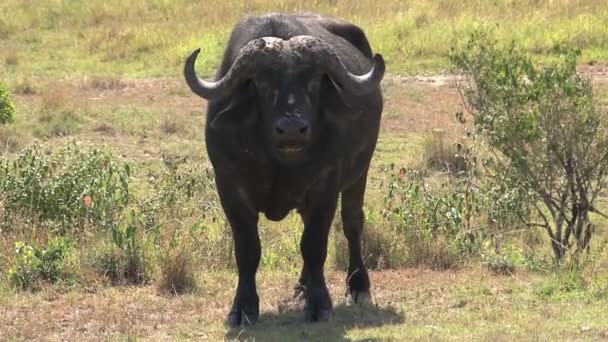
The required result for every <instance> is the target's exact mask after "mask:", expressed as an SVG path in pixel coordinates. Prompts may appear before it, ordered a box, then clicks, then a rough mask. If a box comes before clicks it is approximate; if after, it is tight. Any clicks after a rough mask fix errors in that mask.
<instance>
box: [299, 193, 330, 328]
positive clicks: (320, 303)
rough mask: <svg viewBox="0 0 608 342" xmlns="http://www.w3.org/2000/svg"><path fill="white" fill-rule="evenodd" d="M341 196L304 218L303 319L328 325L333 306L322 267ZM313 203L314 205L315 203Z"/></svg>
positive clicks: (318, 207) (303, 215) (325, 201)
mask: <svg viewBox="0 0 608 342" xmlns="http://www.w3.org/2000/svg"><path fill="white" fill-rule="evenodd" d="M337 197H338V196H337V195H336V196H334V197H333V198H331V199H329V201H327V200H323V201H320V202H322V203H319V204H321V205H315V206H314V207H313V208H309V209H307V210H306V212H305V213H303V214H302V217H303V219H304V220H303V221H304V233H303V234H302V241H301V243H300V251H301V252H302V258H303V259H304V266H303V268H302V275H301V277H300V282H301V283H300V285H301V286H302V285H303V286H302V287H303V289H302V290H303V293H304V300H305V305H304V316H305V317H304V318H305V319H306V321H309V322H316V321H325V320H327V319H329V317H330V316H331V313H332V303H331V298H330V296H329V291H328V290H327V285H326V284H325V275H324V272H323V267H324V265H325V259H326V257H327V240H328V238H329V229H330V227H331V222H332V220H333V218H334V214H335V212H336V206H337V202H338V198H337ZM313 203H314V201H313Z"/></svg>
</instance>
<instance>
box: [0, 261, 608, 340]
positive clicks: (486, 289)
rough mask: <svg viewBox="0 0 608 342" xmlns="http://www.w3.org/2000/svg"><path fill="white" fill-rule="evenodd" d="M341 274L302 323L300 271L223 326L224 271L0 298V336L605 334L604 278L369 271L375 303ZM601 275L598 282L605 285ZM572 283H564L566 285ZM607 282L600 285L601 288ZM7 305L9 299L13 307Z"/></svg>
mask: <svg viewBox="0 0 608 342" xmlns="http://www.w3.org/2000/svg"><path fill="white" fill-rule="evenodd" d="M343 277H344V274H343V273H342V272H335V271H334V272H330V273H329V275H328V282H329V287H330V292H331V294H332V296H333V298H334V304H335V313H334V316H333V318H332V320H331V321H330V322H328V323H319V324H312V325H311V324H305V323H304V322H303V319H302V313H301V306H302V303H300V302H296V301H293V300H290V296H291V291H290V286H289V285H291V284H292V283H293V282H294V280H295V279H296V278H297V274H296V272H268V271H266V272H264V271H263V272H261V274H260V275H259V277H258V281H259V284H260V298H261V300H262V308H261V310H262V314H261V317H260V322H259V323H258V325H256V326H255V327H254V328H250V329H242V330H241V329H238V330H226V328H224V327H223V326H222V325H221V324H220V322H221V321H222V320H223V318H224V315H225V313H226V303H227V302H228V301H229V300H230V299H231V298H232V295H233V293H232V288H231V287H230V286H225V284H232V283H233V282H234V279H233V275H232V274H227V273H223V272H221V273H205V274H204V275H201V276H200V278H199V283H200V284H201V288H200V289H199V290H198V291H197V292H195V293H193V294H189V295H184V296H180V297H167V296H163V295H159V294H158V293H157V292H156V291H155V290H154V289H153V288H150V287H139V288H100V289H97V290H93V291H91V292H83V291H78V292H69V293H60V292H57V291H56V290H54V289H52V288H50V289H46V290H43V291H41V292H39V293H36V294H25V295H24V294H19V295H15V294H12V293H9V294H5V296H4V297H3V299H2V304H1V306H0V312H1V313H2V315H1V316H0V324H1V326H2V327H3V329H2V333H3V334H4V335H1V334H0V337H3V338H8V337H10V338H15V339H41V338H43V339H49V340H82V339H104V340H105V339H110V340H117V339H118V340H127V339H133V338H146V339H151V340H167V339H194V340H201V339H202V340H221V339H224V338H226V339H229V340H233V339H236V340H256V341H286V340H289V341H291V340H302V341H304V340H306V341H328V340H329V341H336V340H338V341H340V340H353V341H369V340H389V341H391V340H394V341H402V340H420V341H437V340H464V341H470V340H484V341H487V340H498V341H511V340H513V339H523V340H542V341H546V340H569V341H572V340H602V339H605V338H608V325H606V321H605V317H606V316H607V315H608V301H607V299H606V293H605V292H604V293H602V292H601V291H606V288H605V284H603V285H600V284H599V280H597V281H596V282H597V283H596V284H592V285H589V286H587V285H584V286H585V288H586V289H583V285H581V284H580V283H579V282H578V280H576V279H575V280H569V281H567V282H564V281H563V280H562V279H556V278H555V276H549V275H547V276H539V275H532V274H528V273H521V274H519V273H518V274H516V275H514V276H511V277H503V276H493V275H490V274H488V273H487V272H486V271H485V270H481V269H478V268H468V269H464V270H460V271H443V272H437V271H428V270H419V269H410V270H401V271H381V272H372V274H371V278H372V281H373V282H374V295H375V300H376V306H373V307H372V306H369V307H350V306H346V305H345V303H344V299H343V297H342V296H343V291H344V289H343ZM607 280H608V279H606V278H605V277H604V279H603V280H602V281H604V282H605V281H607ZM564 283H568V284H571V286H570V287H567V288H566V287H564V286H563V285H562V284H564ZM602 286H603V287H602ZM9 303H10V304H9Z"/></svg>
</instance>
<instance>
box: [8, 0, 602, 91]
mask: <svg viewBox="0 0 608 342" xmlns="http://www.w3.org/2000/svg"><path fill="white" fill-rule="evenodd" d="M300 10H309V11H314V12H319V13H323V14H327V15H332V16H336V17H340V18H344V19H347V20H350V21H352V22H354V23H356V24H358V25H360V26H361V27H363V28H364V29H365V31H366V32H367V34H368V36H369V39H370V41H371V43H372V46H373V48H374V49H375V50H377V51H378V52H381V53H383V54H384V56H385V57H386V60H387V63H388V65H389V71H390V72H391V73H400V74H404V73H406V74H407V73H410V74H411V73H420V72H439V71H442V70H445V69H446V68H448V63H447V53H448V52H449V48H450V47H451V46H459V45H460V44H462V43H463V41H464V39H466V37H467V36H468V34H469V33H470V32H471V31H472V30H474V29H477V28H492V29H494V30H495V31H496V33H497V37H498V38H500V39H503V40H505V41H508V40H511V39H516V40H517V41H518V42H520V43H521V44H522V45H523V47H524V48H525V49H526V50H527V51H529V52H531V53H533V54H535V55H537V56H538V57H539V60H541V61H542V60H546V59H547V58H550V55H551V53H552V51H553V49H554V47H556V46H557V45H560V44H566V45H569V46H573V47H578V48H581V49H582V50H583V58H582V61H583V62H588V61H601V60H606V59H608V38H607V37H608V27H607V26H606V25H605V18H606V17H608V6H606V5H605V4H604V1H601V0H586V1H582V0H579V1H569V0H556V1H552V2H542V1H533V2H530V1H510V0H509V1H507V0H499V1H492V2H483V1H477V0H466V1H458V2H453V1H451V0H442V1H428V0H420V1H403V0H388V1H383V2H382V3H378V2H377V1H372V0H363V1H357V2H356V3H352V2H349V1H344V0H342V1H339V0H336V1H314V2H312V3H311V2H310V1H301V0H290V1H280V0H259V1H250V2H242V1H236V0H229V1H223V2H216V3H213V4H212V5H211V4H209V3H207V2H201V1H192V0H180V1H178V0H162V1H161V0H157V1H127V2H124V1H116V0H114V1H99V0H94V1H88V2H85V3H80V2H79V3H75V2H74V1H70V0H58V1H50V0H47V1H42V2H35V5H34V2H32V1H19V0H7V1H3V2H2V4H0V42H2V45H3V46H7V47H8V48H5V49H2V51H0V72H2V73H3V74H5V76H4V77H5V78H8V79H10V80H12V79H14V78H16V77H21V76H27V77H35V78H40V77H43V78H44V77H57V76H74V75H91V74H97V75H127V76H129V77H140V78H141V77H180V75H181V72H182V65H183V61H184V59H185V57H186V56H187V55H188V54H189V53H190V52H191V51H192V50H194V49H195V48H197V47H202V49H203V50H202V51H203V52H202V57H201V58H199V68H200V69H201V72H202V74H204V75H210V74H212V72H213V70H214V69H215V68H216V66H217V65H218V62H219V59H220V57H221V54H222V51H223V48H224V47H225V43H226V40H227V37H228V34H229V32H230V30H231V29H232V27H233V26H234V24H235V23H236V22H237V21H238V20H239V19H241V18H243V17H244V16H246V15H250V14H260V13H265V12H271V11H275V12H293V11H300Z"/></svg>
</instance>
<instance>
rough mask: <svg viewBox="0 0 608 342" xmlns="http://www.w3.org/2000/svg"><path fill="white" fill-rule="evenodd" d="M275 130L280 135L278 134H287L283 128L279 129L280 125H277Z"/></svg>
mask: <svg viewBox="0 0 608 342" xmlns="http://www.w3.org/2000/svg"><path fill="white" fill-rule="evenodd" d="M274 130H275V131H276V132H277V133H278V134H283V133H285V130H283V129H282V128H281V127H279V125H275V126H274Z"/></svg>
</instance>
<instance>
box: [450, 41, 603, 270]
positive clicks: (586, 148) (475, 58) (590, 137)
mask: <svg viewBox="0 0 608 342" xmlns="http://www.w3.org/2000/svg"><path fill="white" fill-rule="evenodd" d="M555 50H556V52H560V53H561V55H562V60H561V62H560V63H558V64H556V65H552V66H548V67H545V68H537V67H536V66H534V64H533V63H532V61H531V60H530V58H529V57H528V56H526V55H525V54H524V53H523V52H522V51H521V50H520V49H519V48H518V47H517V46H515V44H514V43H511V44H509V45H507V46H506V47H501V46H499V45H498V43H497V42H496V41H495V40H493V39H492V38H491V37H490V36H489V35H488V34H485V33H481V32H476V33H474V34H473V35H472V36H471V38H470V39H469V42H468V43H467V45H466V47H465V48H464V49H462V50H461V51H452V53H451V54H450V60H451V61H452V63H453V65H454V67H455V69H456V70H455V71H456V72H457V73H460V74H461V75H462V76H463V77H462V80H461V82H459V90H460V92H461V93H462V94H463V97H464V100H465V108H467V110H468V111H469V112H470V113H471V114H472V116H473V118H474V128H475V131H474V133H475V135H476V136H477V137H478V138H479V139H481V140H483V141H485V142H486V143H487V145H488V146H489V148H490V150H491V152H492V156H493V157H491V158H488V159H487V160H486V161H485V164H486V165H487V166H488V169H489V170H491V171H490V176H491V177H495V178H499V179H500V178H505V177H508V178H510V179H511V180H512V184H511V186H512V187H514V188H521V189H522V190H523V191H525V192H528V193H530V194H532V195H534V197H535V198H534V200H533V201H532V203H533V204H534V208H535V213H536V214H537V215H536V216H537V218H538V220H537V221H530V220H528V221H527V224H528V225H529V226H539V227H542V228H544V229H545V230H546V232H547V234H548V235H549V238H550V241H551V247H552V248H553V252H554V255H555V259H556V260H557V261H562V259H564V257H565V256H566V254H567V253H569V252H570V253H573V254H578V253H580V252H582V251H584V250H587V251H589V246H590V244H589V243H590V240H591V237H592V235H593V231H594V225H593V224H592V222H591V220H590V217H589V213H592V212H597V208H596V207H595V206H594V202H595V200H596V199H597V198H598V195H599V194H600V193H601V192H602V190H603V189H604V187H605V186H606V179H607V176H608V157H607V154H606V151H607V150H608V130H607V129H606V116H605V113H604V112H601V110H602V109H601V108H600V107H599V106H597V105H596V102H595V99H594V94H593V89H592V84H591V82H590V80H588V79H587V78H585V77H584V76H582V75H581V74H578V73H577V71H576V66H577V58H578V56H579V55H580V52H579V51H577V50H571V49H564V48H559V47H558V48H556V49H555ZM460 118H461V119H462V118H464V116H463V115H462V113H461V115H460Z"/></svg>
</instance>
